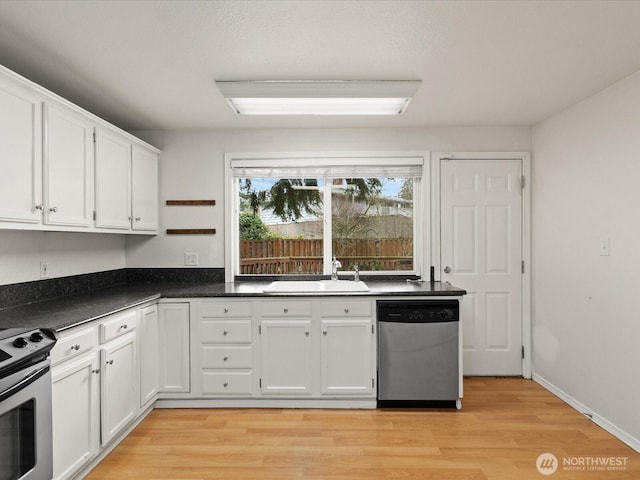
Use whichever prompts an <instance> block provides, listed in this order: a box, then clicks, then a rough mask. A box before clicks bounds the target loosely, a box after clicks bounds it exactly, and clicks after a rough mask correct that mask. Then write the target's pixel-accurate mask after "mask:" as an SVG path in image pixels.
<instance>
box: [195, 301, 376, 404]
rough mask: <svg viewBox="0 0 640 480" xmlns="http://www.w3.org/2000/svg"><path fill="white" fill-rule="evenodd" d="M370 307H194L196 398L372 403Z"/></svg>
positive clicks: (332, 304) (324, 304) (325, 304)
mask: <svg viewBox="0 0 640 480" xmlns="http://www.w3.org/2000/svg"><path fill="white" fill-rule="evenodd" d="M374 302H375V301H374V300H371V299H349V298H347V297H345V298H344V299H337V298H318V297H314V298H312V297H309V298H306V297H292V298H286V297H280V298H277V299H276V298H273V299H252V298H245V299H242V300H239V299H229V298H220V299H211V300H204V301H202V302H199V303H198V304H197V307H196V308H197V312H199V313H196V316H195V318H196V323H195V325H196V328H197V329H198V330H197V334H196V335H195V337H196V338H195V340H194V346H193V348H194V349H195V352H194V353H195V357H194V358H195V368H196V372H197V373H196V375H197V378H198V382H199V387H198V388H197V389H196V395H197V394H198V393H200V394H202V397H203V398H220V399H225V398H226V399H228V398H229V397H235V398H238V399H241V398H243V397H253V398H255V399H256V400H257V399H259V398H263V399H265V400H266V399H271V400H276V399H280V400H284V399H288V400H290V401H292V402H295V401H296V400H298V401H302V402H305V401H307V399H315V400H319V399H330V400H332V401H339V400H340V399H346V400H349V399H352V400H364V399H366V400H374V399H375V396H376V391H375V376H376V358H375V351H376V350H375V345H376V336H375V332H374V330H375V329H374V322H373V312H374ZM303 399H304V400H303ZM278 401H279V400H278Z"/></svg>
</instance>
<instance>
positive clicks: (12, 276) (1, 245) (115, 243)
mask: <svg viewBox="0 0 640 480" xmlns="http://www.w3.org/2000/svg"><path fill="white" fill-rule="evenodd" d="M41 261H46V262H48V265H49V278H57V277H66V276H69V275H79V274H83V273H94V272H102V271H105V270H114V269H119V268H124V266H125V254H124V237H123V236H122V235H109V234H97V233H64V232H33V231H14V230H0V285H8V284H12V283H20V282H29V281H33V280H40V262H41Z"/></svg>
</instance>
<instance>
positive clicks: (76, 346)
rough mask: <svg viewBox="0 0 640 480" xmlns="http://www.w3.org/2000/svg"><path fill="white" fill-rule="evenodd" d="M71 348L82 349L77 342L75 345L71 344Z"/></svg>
mask: <svg viewBox="0 0 640 480" xmlns="http://www.w3.org/2000/svg"><path fill="white" fill-rule="evenodd" d="M71 350H76V351H78V350H80V345H78V344H77V343H76V344H75V345H71Z"/></svg>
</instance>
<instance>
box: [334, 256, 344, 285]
mask: <svg viewBox="0 0 640 480" xmlns="http://www.w3.org/2000/svg"><path fill="white" fill-rule="evenodd" d="M339 268H342V264H341V263H340V260H338V259H337V258H336V256H335V255H334V256H333V261H332V262H331V280H338V269H339Z"/></svg>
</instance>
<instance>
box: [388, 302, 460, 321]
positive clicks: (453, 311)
mask: <svg viewBox="0 0 640 480" xmlns="http://www.w3.org/2000/svg"><path fill="white" fill-rule="evenodd" d="M459 319H460V315H459V308H458V302H457V301H453V302H452V301H450V300H427V301H423V300H417V301H411V300H409V301H406V302H393V301H380V302H378V321H381V322H400V323H436V322H457V321H459Z"/></svg>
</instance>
